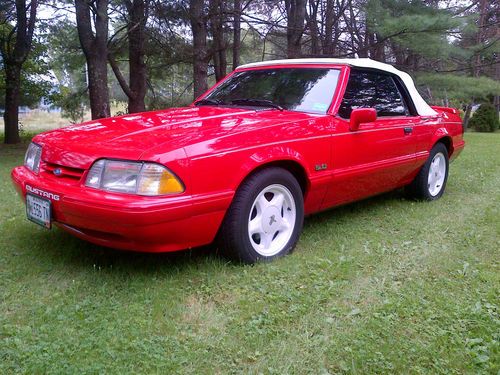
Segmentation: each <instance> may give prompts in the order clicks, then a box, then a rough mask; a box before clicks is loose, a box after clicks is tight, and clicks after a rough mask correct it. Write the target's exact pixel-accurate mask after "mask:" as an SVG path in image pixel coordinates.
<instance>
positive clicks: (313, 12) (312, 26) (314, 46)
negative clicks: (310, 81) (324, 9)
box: [306, 0, 321, 56]
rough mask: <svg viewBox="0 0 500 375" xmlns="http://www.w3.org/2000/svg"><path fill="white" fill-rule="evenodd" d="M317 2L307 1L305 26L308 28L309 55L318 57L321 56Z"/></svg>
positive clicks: (314, 0) (316, 0) (315, 0)
mask: <svg viewBox="0 0 500 375" xmlns="http://www.w3.org/2000/svg"><path fill="white" fill-rule="evenodd" d="M318 7H319V1H318V0H309V12H310V14H309V15H307V13H306V18H307V26H308V28H309V37H310V39H311V55H312V56H319V55H320V54H321V47H320V42H319V28H318Z"/></svg>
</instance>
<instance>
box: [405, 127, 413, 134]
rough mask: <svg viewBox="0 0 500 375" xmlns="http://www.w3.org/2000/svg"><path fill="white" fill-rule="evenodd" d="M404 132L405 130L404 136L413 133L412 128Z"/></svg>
mask: <svg viewBox="0 0 500 375" xmlns="http://www.w3.org/2000/svg"><path fill="white" fill-rule="evenodd" d="M404 130H405V134H411V133H413V128H412V127H406V128H405V129H404Z"/></svg>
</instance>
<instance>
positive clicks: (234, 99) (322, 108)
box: [198, 68, 340, 114]
mask: <svg viewBox="0 0 500 375" xmlns="http://www.w3.org/2000/svg"><path fill="white" fill-rule="evenodd" d="M339 74H340V71H339V70H338V69H329V68H273V69H256V70H246V71H242V72H237V73H235V74H234V75H232V76H231V77H230V78H228V79H227V80H226V81H225V82H223V83H222V84H221V85H220V86H219V87H217V88H215V90H214V91H212V92H211V93H210V94H209V95H207V96H206V97H205V98H203V99H202V100H201V101H199V104H198V105H236V106H252V107H254V106H258V107H269V108H277V109H287V110H292V111H300V112H311V113H321V114H324V113H326V112H327V111H328V108H329V107H330V103H331V102H332V97H333V94H334V92H335V88H336V87H337V81H338V78H339Z"/></svg>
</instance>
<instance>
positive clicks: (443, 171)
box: [406, 143, 449, 201]
mask: <svg viewBox="0 0 500 375" xmlns="http://www.w3.org/2000/svg"><path fill="white" fill-rule="evenodd" d="M448 167H449V160H448V149H447V148H446V146H445V145H444V144H442V143H437V144H436V145H435V146H434V147H433V148H432V150H431V152H430V154H429V158H428V159H427V161H426V162H425V164H424V165H423V167H422V169H420V172H419V173H418V174H417V176H416V177H415V179H414V180H413V181H412V183H411V184H410V185H408V186H407V188H406V192H407V194H408V195H409V196H411V197H414V198H417V199H424V200H429V201H432V200H435V199H438V198H440V197H441V196H442V195H443V193H444V190H445V187H446V182H447V180H448Z"/></svg>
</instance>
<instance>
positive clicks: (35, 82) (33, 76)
mask: <svg viewBox="0 0 500 375" xmlns="http://www.w3.org/2000/svg"><path fill="white" fill-rule="evenodd" d="M0 30H1V29H0ZM52 89H53V83H52V75H51V73H50V68H49V65H48V63H47V46H46V45H44V44H43V43H41V42H40V41H33V47H32V50H31V53H30V55H29V57H28V59H27V60H26V62H25V63H24V64H23V70H22V72H21V102H20V105H21V106H26V107H30V108H35V107H37V106H38V105H39V104H40V101H41V100H42V98H43V99H48V98H49V93H50V92H51V90H52ZM46 104H48V103H46ZM4 106H5V69H4V66H3V60H2V57H1V55H0V108H3V107H4Z"/></svg>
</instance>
